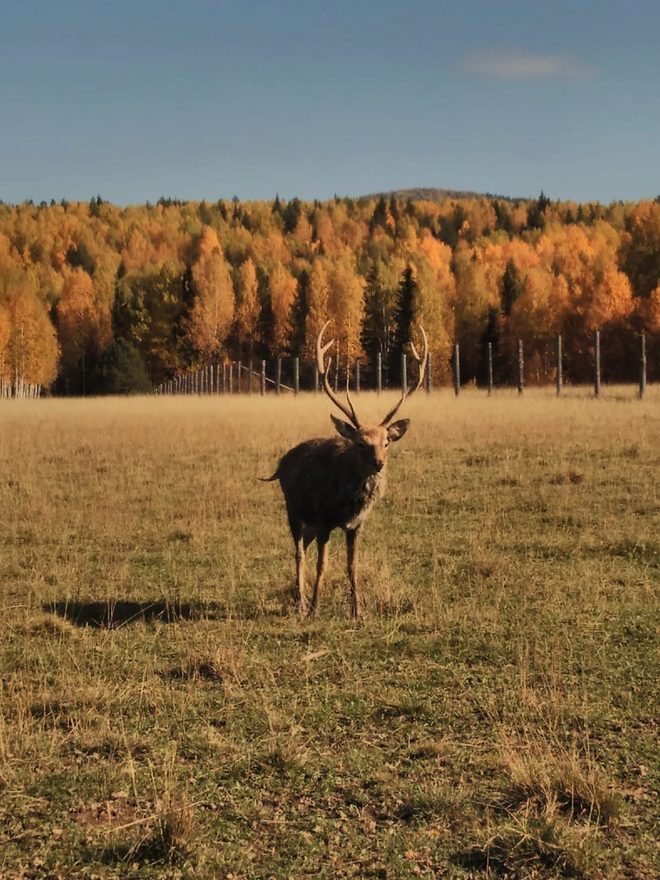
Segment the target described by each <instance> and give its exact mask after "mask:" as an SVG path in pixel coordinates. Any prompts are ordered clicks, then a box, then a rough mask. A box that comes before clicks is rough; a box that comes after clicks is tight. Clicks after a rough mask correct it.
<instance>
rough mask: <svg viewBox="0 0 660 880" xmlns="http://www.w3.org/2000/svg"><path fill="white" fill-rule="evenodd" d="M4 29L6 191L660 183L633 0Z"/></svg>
mask: <svg viewBox="0 0 660 880" xmlns="http://www.w3.org/2000/svg"><path fill="white" fill-rule="evenodd" d="M35 7H36V10H35ZM35 11H38V14H35ZM3 29H4V33H5V46H4V48H3V53H2V56H0V110H1V111H2V115H3V120H4V122H5V126H4V127H5V137H4V138H3V139H2V142H1V143H0V168H2V172H1V173H0V198H1V199H3V200H4V201H5V202H7V203H11V204H21V203H23V202H25V201H29V200H32V201H33V202H40V201H46V202H48V201H50V200H51V199H54V200H55V201H59V200H61V199H66V200H68V201H72V202H84V201H88V200H89V199H90V198H92V197H93V196H95V195H96V194H101V195H102V198H103V199H105V200H107V201H108V202H111V203H113V204H117V205H134V204H144V203H146V202H151V203H155V202H157V201H158V199H159V198H173V199H178V200H181V201H202V200H206V201H210V202H213V201H216V200H218V199H219V198H223V199H231V198H233V197H234V196H237V197H238V198H239V200H240V201H241V202H248V201H270V200H272V199H273V198H275V195H276V194H279V195H280V197H281V198H283V199H285V200H290V199H291V198H294V197H298V198H300V199H301V200H302V201H306V202H309V201H313V200H314V199H318V200H320V201H327V200H328V199H331V198H333V197H334V195H335V194H339V195H340V197H345V194H346V195H348V197H350V198H360V197H361V196H360V195H359V194H360V193H364V194H367V193H380V192H390V191H393V190H399V189H405V188H407V187H406V186H405V185H404V186H402V183H404V184H405V182H407V181H410V180H418V181H419V180H422V181H426V187H425V188H429V184H431V185H432V183H433V182H434V181H441V186H440V187H438V188H447V189H452V190H456V191H468V192H475V193H484V194H486V193H513V194H514V195H511V196H507V197H508V198H512V199H515V198H535V197H536V196H537V195H538V194H539V193H540V192H541V191H543V192H544V193H546V194H547V195H548V196H549V197H550V198H552V199H553V200H559V201H575V202H577V203H589V202H595V201H597V202H600V203H601V204H611V203H613V202H619V201H624V202H635V201H640V200H643V199H654V198H656V197H657V195H658V193H660V175H659V174H658V168H657V155H656V154H657V150H656V147H655V145H656V144H657V143H658V141H660V113H658V112H657V111H658V109H660V107H659V100H658V93H657V84H658V82H660V58H659V57H658V53H657V51H656V46H655V42H656V41H655V35H656V34H657V33H658V31H659V30H660V8H659V7H657V5H656V4H654V3H652V2H650V0H638V2H637V3H636V4H635V14H634V15H631V14H630V13H629V12H628V11H627V10H623V9H622V8H621V7H620V4H618V3H615V2H614V0H587V2H585V3H584V4H581V5H580V7H579V8H576V7H575V5H574V4H572V3H570V2H569V0H558V2H557V3H555V4H553V6H552V8H549V7H542V8H534V9H530V8H529V5H528V4H526V3H525V2H523V0H506V2H505V3H504V4H500V5H498V7H497V8H493V7H492V4H488V3H486V2H484V0H474V2H472V3H469V4H465V5H463V6H462V7H460V8H457V7H455V6H454V5H452V4H450V3H448V2H446V0H441V2H431V0H412V2H411V4H408V5H407V6H406V8H405V9H403V8H400V7H399V5H398V4H396V3H394V2H393V0H385V2H382V0H381V2H380V3H378V4H376V3H375V2H374V0H363V2H362V3H361V4H359V5H356V4H354V3H350V4H349V3H348V2H346V0H338V2H337V3H336V4H334V5H333V6H332V7H331V8H325V7H320V6H319V7H317V6H313V7H312V8H309V4H306V3H303V2H302V0H280V2H277V3H268V4H265V3H259V2H257V3H252V4H245V3H241V2H238V0H225V2H223V3H222V4H217V3H215V2H212V0H192V2H191V3H190V4H186V5H185V7H184V6H182V5H181V4H178V3H174V2H171V0H159V2H156V0H143V2H142V3H140V4H130V5H129V4H128V3H126V2H125V0H118V2H117V3H115V4H113V6H112V8H108V7H103V6H101V5H100V4H99V5H98V6H97V5H95V4H89V3H83V2H82V0H72V2H70V3H68V4H66V6H65V7H64V8H60V7H53V6H52V5H50V4H43V3H39V2H37V3H36V4H29V5H25V4H21V3H18V2H16V0H10V2H9V3H8V4H7V9H6V10H5V12H4V16H3ZM26 61H27V63H26ZM408 188H410V187H408ZM431 188H432V186H431ZM167 193H173V194H175V195H169V196H168V195H166V194H167ZM351 193H352V194H353V195H350V194H351ZM515 193H527V194H528V195H526V196H516V195H515Z"/></svg>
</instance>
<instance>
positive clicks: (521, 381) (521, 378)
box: [518, 339, 525, 394]
mask: <svg viewBox="0 0 660 880" xmlns="http://www.w3.org/2000/svg"><path fill="white" fill-rule="evenodd" d="M524 388H525V355H524V352H523V341H522V339H519V340H518V394H522V393H523V391H524Z"/></svg>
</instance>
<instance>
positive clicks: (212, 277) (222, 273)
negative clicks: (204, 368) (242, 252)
mask: <svg viewBox="0 0 660 880" xmlns="http://www.w3.org/2000/svg"><path fill="white" fill-rule="evenodd" d="M192 275H193V280H194V282H195V288H196V291H197V299H196V301H195V304H194V306H193V309H192V314H191V320H190V339H191V342H192V345H193V348H194V349H195V350H196V351H197V352H198V353H199V355H200V358H201V360H202V361H203V362H206V363H208V362H209V361H210V360H212V359H213V358H214V357H217V356H218V354H219V353H220V351H221V350H222V346H223V343H224V341H225V339H226V337H227V335H228V333H229V330H230V328H231V324H232V320H233V317H234V288H233V285H232V281H231V275H230V273H229V267H228V266H227V263H226V261H225V257H224V254H223V251H222V247H221V245H220V242H219V240H218V236H217V234H216V232H215V231H214V230H213V229H211V228H210V227H205V228H204V230H203V232H202V237H201V239H200V242H199V245H198V258H197V261H196V262H195V263H194V265H193V267H192Z"/></svg>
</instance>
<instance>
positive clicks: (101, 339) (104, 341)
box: [57, 268, 111, 395]
mask: <svg viewBox="0 0 660 880" xmlns="http://www.w3.org/2000/svg"><path fill="white" fill-rule="evenodd" d="M57 326H58V333H59V338H60V345H61V347H62V362H63V367H64V370H65V372H64V374H63V377H62V378H63V381H64V382H65V383H68V384H67V388H68V390H69V391H74V392H78V393H82V394H83V395H84V394H87V392H88V390H89V389H88V381H87V374H88V371H89V370H90V368H92V367H93V366H94V364H95V361H96V360H97V359H98V357H99V356H100V355H101V354H102V352H103V351H104V349H105V348H106V347H107V346H108V345H109V344H110V340H111V332H110V313H109V310H108V308H107V306H106V305H105V304H103V303H101V302H99V299H98V297H97V295H96V291H95V288H94V282H93V281H92V279H91V277H90V276H89V275H88V274H87V272H86V271H85V270H84V269H82V268H77V269H74V270H73V272H71V273H70V274H69V275H68V276H67V277H66V279H65V281H64V287H63V289H62V295H61V297H60V299H59V302H58V303H57Z"/></svg>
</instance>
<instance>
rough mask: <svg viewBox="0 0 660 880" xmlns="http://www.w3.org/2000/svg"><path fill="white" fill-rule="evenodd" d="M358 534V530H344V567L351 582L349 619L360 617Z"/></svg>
mask: <svg viewBox="0 0 660 880" xmlns="http://www.w3.org/2000/svg"><path fill="white" fill-rule="evenodd" d="M359 534H360V529H359V528H357V529H347V530H346V563H347V565H346V567H347V569H348V579H349V581H350V582H351V617H353V618H354V619H356V618H358V617H359V616H360V607H359V602H358V587H357V541H358V536H359Z"/></svg>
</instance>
